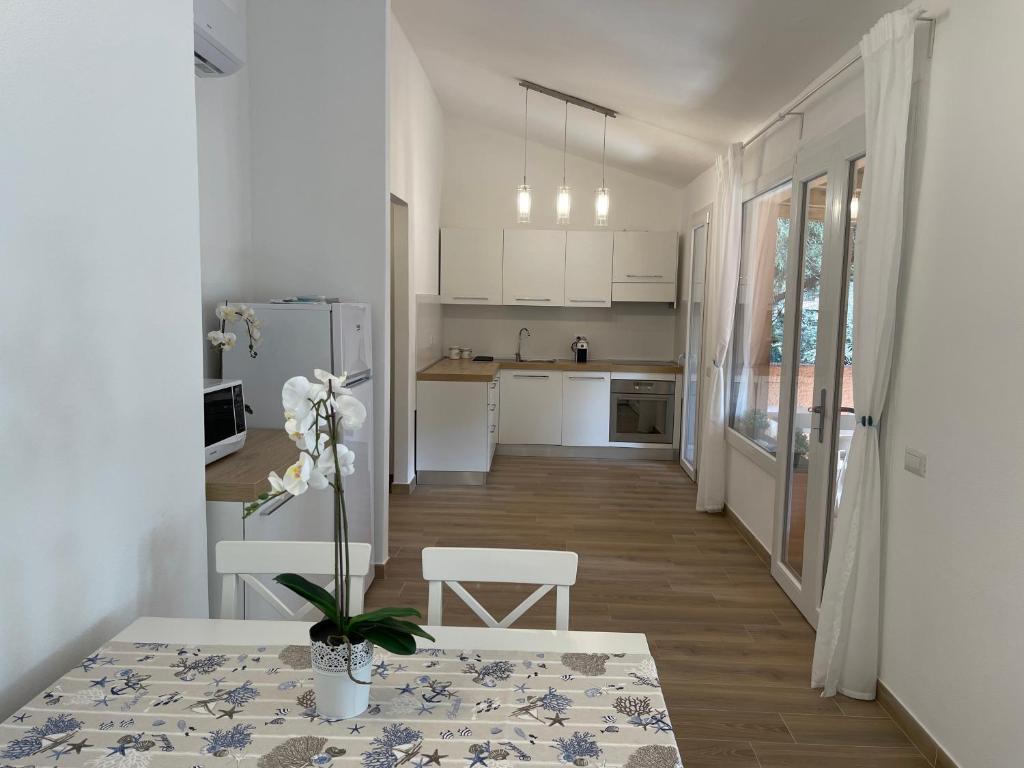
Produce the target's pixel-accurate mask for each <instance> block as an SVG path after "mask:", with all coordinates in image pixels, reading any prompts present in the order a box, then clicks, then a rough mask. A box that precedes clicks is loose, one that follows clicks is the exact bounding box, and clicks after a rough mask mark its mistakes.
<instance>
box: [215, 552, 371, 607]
mask: <svg viewBox="0 0 1024 768" xmlns="http://www.w3.org/2000/svg"><path fill="white" fill-rule="evenodd" d="M349 558H350V561H351V562H350V568H349V571H350V573H351V577H352V578H351V584H352V594H351V595H350V596H349V610H350V611H351V612H352V614H353V615H355V614H358V613H362V612H363V592H364V591H365V581H366V576H367V575H368V574H369V573H370V545H369V544H349ZM215 560H216V569H217V573H219V574H222V575H223V577H224V578H223V582H222V585H221V601H220V618H222V619H235V618H239V617H238V581H239V580H241V581H242V582H244V583H246V584H248V585H249V587H251V588H252V591H253V592H255V593H256V594H258V595H259V596H260V597H261V598H263V600H265V601H266V602H268V603H269V604H270V605H271V606H272V607H273V608H274V610H275V611H277V612H278V613H279V614H281V616H283V617H284V618H286V619H302V618H306V617H307V616H308V615H310V614H312V613H313V612H314V611H315V610H316V609H315V608H314V607H313V606H312V605H308V604H307V605H305V606H303V607H302V608H301V609H299V610H298V611H291V610H289V609H288V606H286V605H285V604H284V603H283V602H281V599H280V598H279V597H278V596H277V595H275V594H274V593H273V592H271V591H270V590H269V589H268V588H267V586H266V585H265V584H263V583H262V582H261V581H260V580H259V579H257V578H256V576H257V575H266V574H273V575H274V576H276V575H277V574H279V573H298V574H301V575H303V576H333V575H334V543H333V542H329V541H218V542H217V547H216V553H215ZM326 589H327V591H328V592H333V591H334V579H331V582H330V583H329V584H328V585H327V587H326Z"/></svg>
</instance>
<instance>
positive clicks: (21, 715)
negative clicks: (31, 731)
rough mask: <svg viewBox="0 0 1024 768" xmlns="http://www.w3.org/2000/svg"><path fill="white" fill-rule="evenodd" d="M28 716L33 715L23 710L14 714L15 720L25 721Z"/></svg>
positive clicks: (18, 721)
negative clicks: (18, 713)
mask: <svg viewBox="0 0 1024 768" xmlns="http://www.w3.org/2000/svg"><path fill="white" fill-rule="evenodd" d="M26 717H32V715H30V714H29V713H28V712H22V713H21V714H20V715H15V716H14V722H16V723H24V722H25V718H26Z"/></svg>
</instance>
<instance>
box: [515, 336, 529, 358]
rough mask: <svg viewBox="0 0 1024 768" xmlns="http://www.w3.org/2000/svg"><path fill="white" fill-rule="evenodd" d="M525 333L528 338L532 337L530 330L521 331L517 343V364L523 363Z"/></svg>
mask: <svg viewBox="0 0 1024 768" xmlns="http://www.w3.org/2000/svg"><path fill="white" fill-rule="evenodd" d="M524 333H525V334H526V335H527V336H529V335H530V329H529V328H520V329H519V340H518V342H517V343H516V362H517V363H521V362H523V334H524Z"/></svg>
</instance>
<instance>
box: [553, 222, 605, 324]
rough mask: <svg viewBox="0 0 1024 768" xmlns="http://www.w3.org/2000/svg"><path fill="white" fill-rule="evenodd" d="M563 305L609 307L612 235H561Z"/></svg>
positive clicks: (581, 232) (597, 233)
mask: <svg viewBox="0 0 1024 768" xmlns="http://www.w3.org/2000/svg"><path fill="white" fill-rule="evenodd" d="M565 235H566V240H565V306H567V307H610V306H611V305H612V233H611V232H601V231H581V230H578V231H573V230H570V231H568V232H566V233H565Z"/></svg>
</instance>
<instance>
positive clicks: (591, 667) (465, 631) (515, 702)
mask: <svg viewBox="0 0 1024 768" xmlns="http://www.w3.org/2000/svg"><path fill="white" fill-rule="evenodd" d="M309 627H310V624H308V623H305V622H299V621H254V620H246V621H242V620H227V619H187V618H161V617H151V616H147V617H142V618H139V619H137V620H136V621H134V622H133V623H131V624H130V625H129V626H127V627H126V628H125V629H124V630H122V631H121V632H119V633H118V634H117V635H115V636H114V637H113V638H111V639H110V640H109V641H107V642H105V643H104V644H103V645H102V646H101V647H100V648H97V649H96V650H95V651H93V652H92V653H90V654H89V655H87V656H86V657H85V658H83V659H82V660H81V662H80V663H79V664H78V665H77V666H75V667H74V668H73V669H71V670H69V671H68V672H67V673H66V674H65V675H63V676H62V677H61V678H60V679H59V680H57V681H56V682H55V683H53V684H52V685H51V686H49V687H48V688H47V689H46V690H44V691H43V692H41V693H40V694H39V695H38V696H36V697H35V698H34V699H33V700H32V701H30V702H28V703H26V704H25V705H24V706H23V707H21V708H19V709H18V710H16V711H15V712H14V713H13V714H12V715H11V716H10V717H8V718H7V719H6V720H5V721H4V722H3V723H0V768H6V767H7V766H11V767H12V768H13V767H14V766H18V767H19V768H21V767H25V768H27V767H28V766H33V767H38V766H43V765H46V766H51V765H52V766H85V767H86V768H149V767H150V766H155V767H159V766H168V767H169V768H216V767H217V766H223V767H224V768H237V767H238V766H239V765H242V764H245V765H247V766H255V768H342V767H343V766H356V765H358V766H362V768H401V767H402V766H408V768H455V767H459V768H478V767H479V768H507V767H508V766H511V765H512V764H513V763H516V762H530V763H532V764H535V765H563V766H564V765H574V766H580V767H581V768H583V767H584V766H592V767H593V768H609V767H613V766H625V768H681V766H682V761H681V759H680V755H679V752H678V749H677V747H676V741H675V734H674V732H673V730H672V725H671V723H670V720H669V716H668V712H667V709H666V705H665V701H664V697H663V696H662V693H661V685H660V681H659V678H658V672H657V667H656V665H655V663H654V659H653V658H652V656H651V653H650V648H649V647H648V645H647V640H646V638H645V637H644V635H642V634H639V633H619V632H576V631H567V630H541V629H494V628H489V627H454V626H426V627H424V629H425V630H426V631H427V632H428V633H429V634H431V635H433V637H434V640H433V641H429V640H425V639H422V638H418V639H417V646H418V647H417V651H416V653H415V654H412V655H407V656H403V655H396V654H393V653H390V652H387V651H383V650H382V649H380V648H377V649H375V652H374V661H373V667H372V676H371V684H372V687H371V689H370V705H369V708H368V709H367V710H366V711H365V712H364V713H363V714H361V715H359V716H358V717H355V718H351V719H347V720H337V719H332V718H329V717H324V716H321V715H319V714H318V713H317V708H316V692H315V690H314V685H313V673H312V669H311V662H310V653H309Z"/></svg>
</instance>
